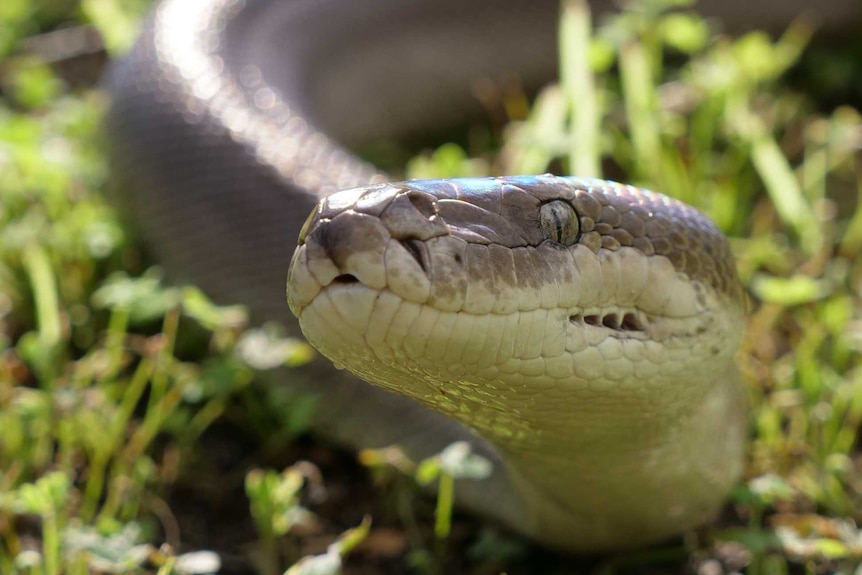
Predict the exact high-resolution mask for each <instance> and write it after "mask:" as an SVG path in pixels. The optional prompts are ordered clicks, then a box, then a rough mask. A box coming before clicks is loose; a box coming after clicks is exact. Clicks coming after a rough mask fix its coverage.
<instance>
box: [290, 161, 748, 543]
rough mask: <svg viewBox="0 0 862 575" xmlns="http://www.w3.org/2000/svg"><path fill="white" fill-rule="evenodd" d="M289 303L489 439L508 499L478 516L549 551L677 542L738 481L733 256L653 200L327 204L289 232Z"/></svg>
mask: <svg viewBox="0 0 862 575" xmlns="http://www.w3.org/2000/svg"><path fill="white" fill-rule="evenodd" d="M553 199H564V200H566V201H568V202H570V203H571V205H572V206H574V208H575V210H576V213H577V214H578V218H579V222H580V236H579V238H578V241H577V242H576V243H575V244H574V245H572V246H568V247H565V246H562V245H560V244H557V243H554V242H551V241H546V239H545V237H544V236H543V232H542V229H541V226H540V224H539V215H538V210H539V206H540V205H541V204H543V203H545V202H548V201H550V200H553ZM288 301H289V303H290V307H291V310H292V311H293V312H294V314H296V316H297V317H298V318H299V320H300V325H301V327H302V330H303V333H304V334H305V335H306V337H307V338H308V340H309V342H311V344H312V345H314V346H315V347H316V348H318V349H319V350H320V351H321V352H322V353H323V354H324V355H325V356H327V357H328V358H330V359H331V360H332V361H333V362H334V363H335V364H336V365H337V366H340V367H344V368H347V369H348V370H349V371H351V372H353V373H354V374H356V375H358V376H359V377H361V378H362V379H364V380H366V381H368V382H370V383H372V384H374V385H377V386H380V387H382V388H384V389H387V390H389V391H393V392H395V393H399V394H402V395H404V396H407V397H409V398H411V399H413V400H415V401H418V402H420V403H422V404H423V405H425V406H427V407H429V408H431V409H434V410H436V411H438V412H440V413H443V414H445V415H447V416H449V417H451V418H453V419H456V420H458V421H459V422H461V423H462V424H463V425H465V426H467V427H469V428H470V429H472V430H473V431H474V432H476V433H477V434H479V435H481V436H482V437H484V438H485V439H487V440H488V441H489V442H490V443H491V444H492V445H493V446H494V447H495V448H496V449H497V450H498V452H499V454H500V456H501V460H502V461H503V464H504V465H505V467H506V471H507V474H508V476H509V479H510V481H511V483H512V484H513V485H514V490H513V493H511V494H510V496H511V497H510V498H506V499H502V500H500V499H498V500H491V501H487V503H486V505H487V506H488V508H487V509H482V511H484V512H486V513H489V514H491V515H494V516H497V517H502V518H504V519H505V520H507V521H509V522H510V523H512V524H513V527H515V528H516V529H518V530H520V531H522V532H523V533H525V534H527V535H529V536H531V537H534V538H537V539H539V540H541V541H543V542H545V543H546V544H549V545H552V546H554V547H558V548H562V549H568V550H574V551H600V550H607V549H613V548H625V547H634V546H638V545H642V544H645V543H649V542H654V541H657V540H660V539H662V538H666V537H668V536H670V535H673V534H676V533H680V532H682V531H684V530H686V529H689V528H691V527H694V526H697V525H698V524H701V523H703V522H704V521H706V520H708V519H709V518H710V517H712V516H713V515H714V514H715V513H716V511H717V510H718V509H719V507H720V506H721V504H722V502H723V501H724V499H725V497H726V494H727V492H728V490H729V489H730V487H731V486H732V484H733V482H734V481H735V480H736V479H737V478H738V476H739V474H740V472H741V463H742V455H743V445H744V438H745V427H746V424H745V422H746V403H745V397H744V393H743V390H742V386H741V383H740V379H739V375H738V373H737V370H736V366H735V364H734V354H735V351H736V347H737V343H738V340H739V336H740V332H741V329H742V321H743V319H742V318H743V314H742V292H741V289H740V286H739V282H738V279H737V277H736V272H735V268H734V264H733V260H732V256H731V254H730V252H729V250H728V247H727V243H726V241H725V239H724V237H723V236H722V235H721V234H720V232H718V230H717V229H716V228H715V227H714V226H713V225H712V224H711V223H710V222H709V221H708V220H707V219H706V218H705V217H704V216H703V215H701V214H699V213H698V212H696V211H695V210H693V209H691V208H689V207H687V206H684V205H682V204H680V203H678V202H675V201H673V200H670V199H668V198H665V197H664V196H660V195H658V194H651V193H649V192H644V191H642V190H638V189H636V188H632V187H627V186H622V185H619V184H613V183H610V182H604V181H600V180H579V179H568V178H555V177H552V176H543V177H521V178H502V179H497V180H494V179H483V180H450V181H432V182H408V183H402V184H392V185H383V186H374V187H370V188H359V189H356V190H349V191H345V192H341V193H337V194H334V195H332V196H330V197H329V198H327V199H326V200H324V201H322V202H321V203H320V205H319V206H318V208H317V209H316V210H315V212H314V213H313V214H312V216H311V217H310V219H309V221H308V222H307V223H306V225H305V227H304V228H303V231H302V233H301V234H300V246H299V247H298V248H297V251H296V253H295V255H294V259H293V263H292V265H291V271H290V277H289V281H288ZM514 508H517V512H511V511H510V509H514ZM513 516H514V517H516V518H515V520H514V521H513Z"/></svg>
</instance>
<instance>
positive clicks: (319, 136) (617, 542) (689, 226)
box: [106, 0, 858, 552]
mask: <svg viewBox="0 0 862 575" xmlns="http://www.w3.org/2000/svg"><path fill="white" fill-rule="evenodd" d="M828 4H829V9H825V8H824V6H823V4H821V5H820V6H819V7H820V8H821V9H822V10H823V12H822V14H824V15H825V17H826V18H827V19H828V20H832V21H834V22H847V21H850V20H851V19H852V17H853V16H857V15H858V7H857V6H856V5H855V3H854V2H852V1H851V2H848V1H845V0H829V2H828ZM591 6H592V8H593V10H594V12H595V13H601V12H603V11H607V10H608V9H610V8H609V3H603V2H592V3H591ZM804 6H806V3H805V2H804V0H798V1H795V2H790V1H783V2H763V3H752V2H726V1H722V0H707V1H705V2H704V3H703V4H702V5H701V6H700V9H701V10H702V11H704V12H705V13H707V14H711V15H715V16H718V17H721V18H723V19H724V20H725V21H726V22H728V23H729V25H730V27H731V28H736V29H740V28H746V27H748V26H754V25H757V26H761V25H765V26H776V25H783V24H786V23H787V22H788V21H789V20H790V19H791V18H792V17H793V16H794V15H795V14H797V13H798V12H799V10H800V9H801V7H804ZM557 10H558V7H557V4H556V2H527V1H517V0H506V1H502V2H501V1H500V0H472V1H470V2H464V1H463V0H433V1H431V0H416V1H412V2H398V1H393V0H361V1H358V0H351V1H349V2H348V1H345V0H314V1H312V0H197V1H195V2H189V1H188V0H164V1H162V2H160V3H159V4H158V5H157V6H156V8H155V9H154V11H153V13H152V15H151V17H150V18H149V19H148V20H147V22H146V24H145V25H144V28H143V31H142V33H141V35H140V37H139V39H138V41H137V42H136V43H135V45H134V46H133V48H132V49H131V51H130V52H129V54H128V55H127V56H125V57H124V58H123V60H122V61H120V62H118V63H117V64H116V65H114V66H113V68H112V70H111V72H110V76H109V79H108V81H107V84H106V85H107V87H108V90H109V92H110V95H111V106H110V109H109V111H108V114H107V120H106V132H107V134H108V136H109V142H110V145H109V147H108V151H109V153H110V157H111V167H112V172H113V177H114V182H115V185H114V186H113V187H114V188H115V190H116V193H115V195H114V197H115V198H116V200H117V203H118V205H119V206H120V208H121V210H122V211H123V213H124V214H125V215H126V216H127V219H128V221H129V222H130V225H132V226H133V227H134V229H135V231H136V233H137V234H138V236H139V237H140V238H141V240H142V242H143V244H144V246H145V247H146V249H147V250H149V251H150V253H151V254H152V256H153V257H154V258H155V259H156V260H157V261H158V262H159V263H160V265H161V266H162V267H163V269H165V270H166V271H167V273H168V275H169V277H170V278H171V280H172V281H175V282H183V281H191V282H194V283H195V284H196V285H199V286H201V287H202V288H203V289H204V290H205V291H206V292H207V293H208V294H209V295H210V296H211V297H212V298H214V299H215V300H216V301H218V302H224V303H233V302H242V303H243V304H245V305H246V306H247V308H248V310H249V313H250V316H251V318H252V321H254V322H256V323H262V322H267V321H274V322H277V323H279V324H280V325H281V326H283V328H284V330H286V332H287V333H288V334H291V335H293V336H295V337H302V336H303V334H304V337H306V338H307V339H308V341H310V343H312V344H313V345H314V346H316V347H317V348H318V349H319V350H320V351H321V353H322V356H323V357H319V358H317V359H315V360H314V361H312V362H311V363H310V364H309V365H307V366H305V367H303V368H300V369H282V370H276V371H275V372H273V373H271V374H270V379H271V384H272V385H271V389H272V392H273V393H275V392H277V391H279V390H283V392H284V393H285V394H287V395H289V396H291V397H293V396H294V395H301V394H310V395H312V396H313V397H314V398H316V406H317V409H316V410H315V418H314V422H313V427H314V429H315V431H317V432H318V433H320V434H322V435H323V436H327V437H329V438H331V439H333V440H335V441H337V442H341V443H342V444H345V445H349V446H353V447H357V448H365V447H381V446H386V445H390V444H398V445H400V446H401V447H402V449H403V450H404V451H405V452H406V453H407V454H408V455H409V456H410V457H411V458H414V459H417V460H418V459H421V458H425V457H429V456H432V455H434V454H438V453H440V452H441V450H443V449H444V448H446V447H447V446H449V445H450V444H452V443H455V442H466V443H467V444H468V445H469V446H470V448H471V449H472V451H473V452H475V453H476V454H478V455H480V456H483V457H485V458H486V459H488V460H489V461H490V463H491V466H492V469H493V471H492V473H491V474H490V476H489V477H487V478H485V479H482V480H476V481H467V480H464V481H457V482H456V496H457V499H458V501H459V504H461V505H462V506H464V507H465V508H467V509H472V510H474V511H476V512H478V513H480V514H483V515H484V516H486V517H488V518H490V519H492V520H496V521H498V522H500V523H502V524H503V525H505V526H508V527H509V528H511V529H512V530H514V531H516V532H519V533H521V534H523V535H525V536H527V537H529V538H531V539H534V540H535V541H537V542H539V543H541V544H543V545H546V546H549V547H552V548H556V549H560V550H565V551H571V552H597V551H606V550H613V549H624V548H632V547H637V546H641V545H645V544H649V543H653V542H656V541H660V540H662V539H665V538H667V537H670V536H673V535H675V534H679V533H682V532H684V531H686V530H688V529H691V528H694V527H696V526H698V525H700V524H702V523H704V522H706V521H709V520H710V518H712V517H714V516H715V515H716V513H718V511H719V510H720V509H721V507H722V505H723V503H724V501H725V498H726V496H727V493H728V491H729V489H730V488H731V486H732V485H733V484H734V483H735V482H736V481H737V480H738V478H739V477H740V474H741V473H742V468H743V454H744V446H745V437H746V428H747V415H746V394H745V389H744V386H743V384H742V382H741V378H740V375H739V372H738V369H737V367H736V365H735V362H734V354H735V352H736V348H737V343H738V341H739V339H740V332H741V329H742V325H743V322H744V304H743V302H744V297H743V290H742V288H741V287H740V282H739V279H738V277H737V274H736V271H735V267H734V262H733V257H732V254H731V252H730V250H729V248H728V244H727V241H726V239H725V238H724V236H723V235H722V234H721V233H720V232H719V231H718V230H717V229H716V227H715V226H714V225H713V224H712V223H711V222H710V221H709V220H708V219H707V218H706V217H705V216H703V215H702V214H701V213H699V212H697V211H696V210H694V209H692V208H690V207H688V206H685V205H683V204H681V203H679V202H677V201H675V200H672V199H669V198H667V197H665V196H662V195H660V194H656V193H651V192H647V191H644V190H641V189H639V188H635V187H631V186H626V185H622V184H616V183H612V182H608V181H604V180H595V179H579V178H571V177H557V176H551V175H545V176H520V177H503V178H496V179H494V178H491V179H455V180H435V181H425V182H402V183H388V182H389V178H388V176H387V175H386V174H384V173H382V172H381V171H380V170H379V169H377V168H376V167H375V166H373V165H371V164H369V163H368V162H366V161H364V160H362V159H360V158H359V157H358V156H356V155H355V154H354V153H353V152H352V151H351V150H352V149H354V148H355V147H356V146H359V145H361V144H364V143H369V142H371V143H374V142H381V141H392V140H395V141H398V140H402V139H405V138H408V137H411V136H416V135H420V136H421V135H423V134H427V133H429V132H430V131H432V130H436V129H439V128H441V127H445V126H450V125H457V124H461V123H463V122H465V121H467V120H468V119H469V118H472V117H475V115H476V114H477V113H481V108H482V106H481V105H479V104H478V103H477V98H476V91H475V87H476V84H477V81H480V80H490V81H494V80H499V79H501V78H511V77H512V76H513V75H517V77H518V78H519V81H521V82H522V83H523V85H524V86H525V87H528V88H529V87H533V86H537V85H539V84H540V83H541V82H544V81H546V80H547V79H548V78H550V77H552V76H553V75H554V73H555V70H556V62H555V56H554V54H555V47H554V43H555V36H556V31H555V30H556V28H555V26H556V21H557V16H558V14H557ZM309 214H311V215H309ZM288 269H289V270H290V272H289V281H288V287H287V299H288V302H285V276H286V274H287V272H288ZM291 310H292V312H293V313H291ZM294 314H295V316H298V318H299V319H298V320H297V317H295V316H294ZM326 358H330V359H331V360H332V362H330V361H329V360H327V359H326ZM333 363H334V365H335V366H336V367H339V368H345V369H333ZM369 383H370V384H371V385H369Z"/></svg>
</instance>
